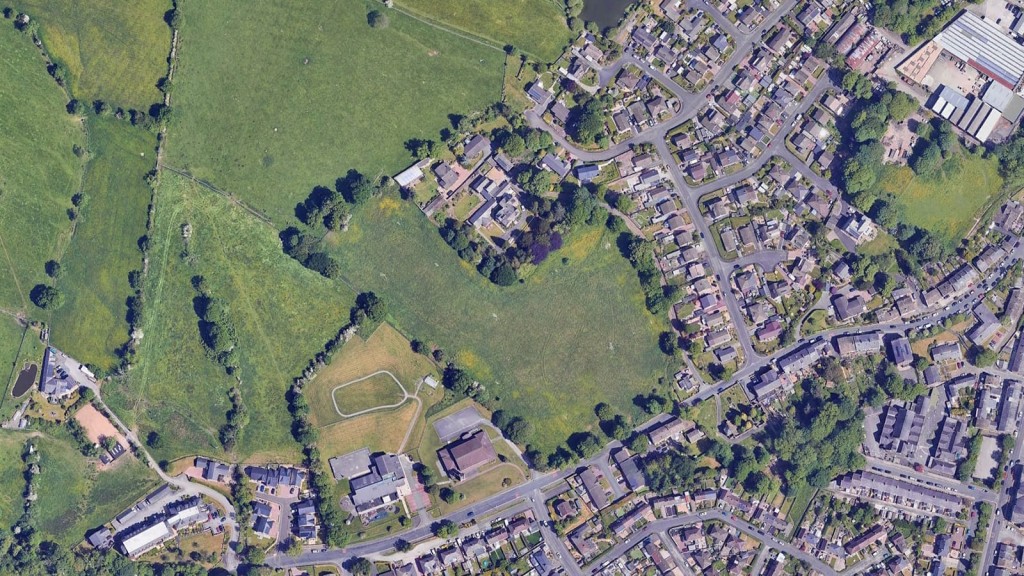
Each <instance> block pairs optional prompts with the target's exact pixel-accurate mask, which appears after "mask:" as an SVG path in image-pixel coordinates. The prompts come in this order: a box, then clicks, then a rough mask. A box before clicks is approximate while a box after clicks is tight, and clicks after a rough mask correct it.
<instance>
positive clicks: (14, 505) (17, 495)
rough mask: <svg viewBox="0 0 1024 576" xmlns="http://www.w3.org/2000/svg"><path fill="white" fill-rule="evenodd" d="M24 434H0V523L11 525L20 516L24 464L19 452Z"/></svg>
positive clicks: (24, 437)
mask: <svg viewBox="0 0 1024 576" xmlns="http://www.w3.org/2000/svg"><path fill="white" fill-rule="evenodd" d="M27 438H28V435H26V434H19V433H12V432H4V434H0V525H3V526H13V525H14V523H15V522H17V520H18V517H19V516H21V510H22V504H23V501H22V499H21V495H22V494H23V493H24V492H25V476H24V472H25V465H24V464H23V463H22V462H21V452H22V450H23V449H24V447H25V440H26V439H27Z"/></svg>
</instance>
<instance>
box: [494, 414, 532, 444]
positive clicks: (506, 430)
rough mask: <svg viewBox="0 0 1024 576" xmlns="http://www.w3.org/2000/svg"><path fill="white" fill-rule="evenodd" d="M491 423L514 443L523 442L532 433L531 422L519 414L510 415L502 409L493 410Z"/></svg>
mask: <svg viewBox="0 0 1024 576" xmlns="http://www.w3.org/2000/svg"><path fill="white" fill-rule="evenodd" d="M491 423H492V424H494V425H495V426H497V427H498V429H499V430H501V433H502V434H503V435H504V436H505V438H508V439H509V440H511V441H513V442H515V443H516V444H520V445H522V444H525V443H526V440H527V439H528V438H529V437H530V435H532V434H533V424H530V423H529V422H527V421H526V420H523V419H522V418H520V417H519V416H511V415H509V414H508V413H507V412H505V411H504V410H495V411H494V412H493V413H492V414H491Z"/></svg>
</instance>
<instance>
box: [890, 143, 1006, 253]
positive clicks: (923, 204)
mask: <svg viewBox="0 0 1024 576" xmlns="http://www.w3.org/2000/svg"><path fill="white" fill-rule="evenodd" d="M943 170H944V172H946V174H945V176H944V177H941V178H922V177H919V176H917V175H915V174H914V171H913V170H911V169H910V168H908V167H906V166H888V167H886V168H885V170H884V171H883V173H882V175H881V176H880V177H879V179H878V181H879V183H880V186H881V189H882V190H883V191H885V192H888V193H890V194H892V195H893V196H894V198H895V202H896V206H898V207H899V208H900V209H901V211H902V213H903V218H904V219H905V220H906V221H907V222H909V223H911V224H913V225H915V226H920V227H921V228H924V229H926V230H929V231H930V232H933V233H935V234H938V235H939V236H941V237H942V238H944V239H946V240H947V241H948V242H950V243H954V242H959V241H960V239H961V238H963V237H964V235H966V234H967V232H968V230H970V229H971V227H972V226H973V225H974V220H975V218H977V217H978V216H979V215H980V213H981V210H982V208H983V207H984V206H985V204H986V203H987V202H988V201H989V200H990V199H991V198H992V197H993V196H995V195H996V194H997V193H998V192H999V189H1000V188H1001V187H1002V185H1003V179H1002V178H1001V177H1000V176H999V161H998V160H997V159H996V158H994V157H993V158H988V159H984V158H982V157H980V156H976V155H972V154H964V155H962V156H960V157H959V158H953V159H951V160H949V161H947V162H946V164H945V165H944V167H943Z"/></svg>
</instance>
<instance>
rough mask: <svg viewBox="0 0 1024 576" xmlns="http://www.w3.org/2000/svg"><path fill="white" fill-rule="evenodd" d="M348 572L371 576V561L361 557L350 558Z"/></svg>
mask: <svg viewBox="0 0 1024 576" xmlns="http://www.w3.org/2000/svg"><path fill="white" fill-rule="evenodd" d="M348 570H349V572H351V573H352V574H355V576H373V573H374V571H373V563H372V562H370V561H369V560H367V559H366V558H363V557H356V558H353V559H352V562H351V563H350V565H349V567H348Z"/></svg>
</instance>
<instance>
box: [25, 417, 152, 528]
mask: <svg viewBox="0 0 1024 576" xmlns="http://www.w3.org/2000/svg"><path fill="white" fill-rule="evenodd" d="M34 442H35V443H36V448H37V449H38V450H39V453H40V461H39V468H40V472H39V476H38V477H37V482H38V486H39V490H38V492H39V499H38V500H37V501H36V503H35V510H34V515H35V519H36V525H37V526H38V528H39V530H40V532H42V534H43V535H44V538H45V539H52V540H55V541H57V542H59V543H61V544H63V545H64V546H68V547H70V546H72V545H75V544H77V543H78V542H80V541H81V540H82V539H83V538H84V537H85V533H86V532H87V531H89V530H91V529H93V528H95V527H96V526H99V525H100V524H103V523H105V522H108V521H110V519H111V518H113V517H114V516H116V515H117V514H118V513H119V512H121V511H122V510H123V509H125V508H127V507H128V506H130V505H131V504H132V503H133V502H134V501H135V500H137V499H138V498H140V497H141V496H143V495H144V494H145V493H146V492H147V491H148V490H150V489H152V488H153V487H155V486H156V485H157V484H158V483H159V479H158V478H157V476H156V473H155V472H153V471H152V470H150V469H149V468H147V467H146V466H145V465H144V464H142V463H141V462H139V461H138V460H136V459H135V458H134V457H133V456H131V455H125V456H122V458H123V461H120V462H119V463H118V464H116V465H115V466H114V467H113V468H111V469H109V470H104V471H102V472H99V471H97V470H96V467H95V465H94V464H93V462H90V461H89V460H87V459H86V458H85V457H83V456H82V455H81V454H80V453H79V452H78V450H77V449H76V448H75V447H74V446H73V445H72V444H71V443H70V442H69V441H64V440H58V439H54V438H50V437H48V436H40V437H37V438H36V439H35V440H34ZM19 463H20V460H19Z"/></svg>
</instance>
